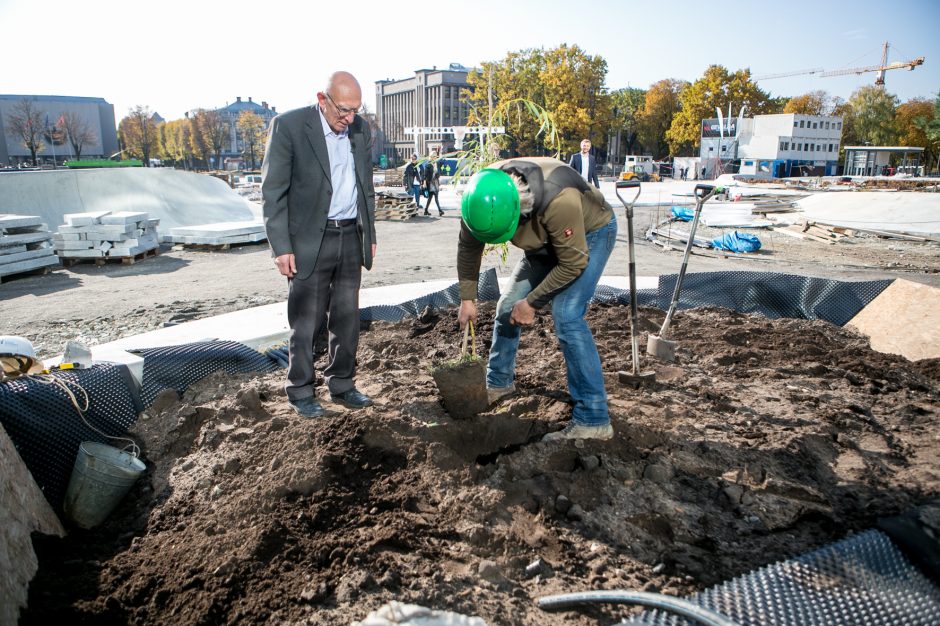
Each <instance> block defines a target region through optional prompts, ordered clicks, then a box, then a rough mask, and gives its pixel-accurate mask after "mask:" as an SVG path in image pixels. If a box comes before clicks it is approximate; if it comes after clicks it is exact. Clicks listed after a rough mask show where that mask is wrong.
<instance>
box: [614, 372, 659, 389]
mask: <svg viewBox="0 0 940 626" xmlns="http://www.w3.org/2000/svg"><path fill="white" fill-rule="evenodd" d="M617 380H619V381H620V384H621V385H629V386H630V387H633V388H634V389H636V388H638V387H640V386H641V385H644V384H649V383H652V382H655V381H656V373H655V372H637V373H636V374H634V373H633V372H617Z"/></svg>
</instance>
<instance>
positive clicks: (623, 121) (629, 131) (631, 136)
mask: <svg viewBox="0 0 940 626" xmlns="http://www.w3.org/2000/svg"><path fill="white" fill-rule="evenodd" d="M645 101H646V92H645V91H644V90H642V89H637V88H636V87H625V88H624V89H618V90H617V91H615V92H613V93H611V94H610V104H611V109H612V111H611V112H612V118H613V119H612V121H611V128H610V130H611V134H614V133H616V134H617V135H618V136H619V137H620V139H621V145H622V146H623V150H624V154H636V147H637V144H638V142H639V140H640V119H639V118H640V115H641V113H642V111H643V104H644V102H645Z"/></svg>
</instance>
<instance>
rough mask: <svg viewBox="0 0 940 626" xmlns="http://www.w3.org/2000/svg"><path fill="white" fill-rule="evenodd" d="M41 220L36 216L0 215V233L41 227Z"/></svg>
mask: <svg viewBox="0 0 940 626" xmlns="http://www.w3.org/2000/svg"><path fill="white" fill-rule="evenodd" d="M42 225H43V224H42V218H41V217H39V216H38V215H13V214H5V215H0V233H2V232H5V231H7V230H9V229H11V228H29V227H41V226H42Z"/></svg>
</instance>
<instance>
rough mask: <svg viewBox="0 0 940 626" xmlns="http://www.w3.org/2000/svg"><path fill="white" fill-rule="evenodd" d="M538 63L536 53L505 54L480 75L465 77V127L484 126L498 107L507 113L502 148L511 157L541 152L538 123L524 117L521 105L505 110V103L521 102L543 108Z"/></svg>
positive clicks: (537, 52)
mask: <svg viewBox="0 0 940 626" xmlns="http://www.w3.org/2000/svg"><path fill="white" fill-rule="evenodd" d="M542 64H543V59H542V53H541V51H540V50H524V51H521V52H509V53H507V54H506V57H505V58H504V59H503V60H502V61H496V62H492V63H490V62H484V63H483V64H482V67H481V71H480V72H471V73H470V74H468V75H467V83H468V84H469V85H470V88H469V90H466V91H465V92H464V94H463V96H464V98H465V99H466V101H467V103H468V104H469V105H470V112H469V115H468V119H467V124H470V125H484V126H488V125H489V124H490V123H491V121H492V119H493V116H494V115H496V114H497V110H496V109H497V108H498V107H500V108H502V109H503V110H504V111H505V112H506V113H507V116H506V118H507V119H506V123H505V126H506V138H505V141H506V145H505V146H504V147H506V148H508V150H509V151H510V153H511V154H526V155H538V154H542V153H544V151H545V145H544V138H541V139H540V138H539V136H538V131H539V125H538V123H537V122H536V121H535V120H534V119H532V118H531V116H529V115H527V114H525V112H524V110H523V108H522V106H521V105H520V106H516V107H513V110H511V111H508V110H506V103H507V102H521V101H523V100H528V101H531V102H533V103H536V104H538V105H541V106H544V104H545V94H544V89H543V87H542V85H541V84H540V83H539V68H540V67H541V66H542ZM500 103H502V104H500Z"/></svg>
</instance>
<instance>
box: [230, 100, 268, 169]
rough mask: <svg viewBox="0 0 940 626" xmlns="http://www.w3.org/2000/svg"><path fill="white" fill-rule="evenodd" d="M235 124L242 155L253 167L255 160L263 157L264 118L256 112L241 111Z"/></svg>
mask: <svg viewBox="0 0 940 626" xmlns="http://www.w3.org/2000/svg"><path fill="white" fill-rule="evenodd" d="M235 125H236V128H237V129H238V134H239V135H241V139H242V144H243V145H244V150H243V152H242V155H243V156H245V157H246V158H247V159H248V163H250V164H251V169H255V167H256V165H255V164H256V162H257V160H260V159H262V158H263V157H264V140H265V136H264V120H263V119H262V118H261V116H260V115H258V114H257V113H254V112H252V111H242V112H241V114H240V115H239V116H238V121H237V122H236V123H235Z"/></svg>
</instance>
